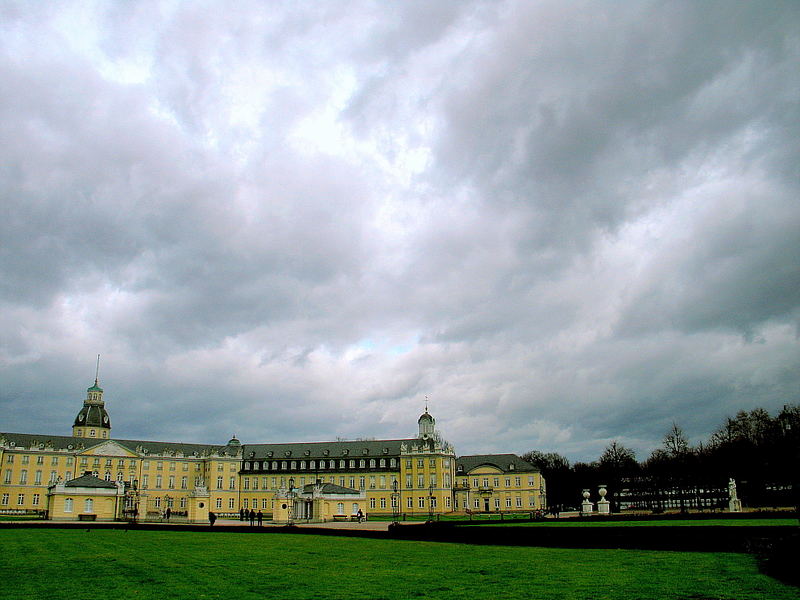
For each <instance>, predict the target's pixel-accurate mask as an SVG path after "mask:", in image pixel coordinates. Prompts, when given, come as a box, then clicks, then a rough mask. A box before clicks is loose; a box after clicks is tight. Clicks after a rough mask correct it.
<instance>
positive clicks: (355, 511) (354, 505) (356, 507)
mask: <svg viewBox="0 0 800 600" xmlns="http://www.w3.org/2000/svg"><path fill="white" fill-rule="evenodd" d="M357 512H358V504H356V503H355V502H353V514H356V513H357Z"/></svg>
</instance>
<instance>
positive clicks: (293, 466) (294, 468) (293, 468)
mask: <svg viewBox="0 0 800 600" xmlns="http://www.w3.org/2000/svg"><path fill="white" fill-rule="evenodd" d="M295 470H297V461H296V460H293V461H292V471H295Z"/></svg>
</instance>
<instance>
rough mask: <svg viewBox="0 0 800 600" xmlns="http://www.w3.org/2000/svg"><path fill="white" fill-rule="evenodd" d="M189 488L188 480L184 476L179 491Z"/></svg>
mask: <svg viewBox="0 0 800 600" xmlns="http://www.w3.org/2000/svg"><path fill="white" fill-rule="evenodd" d="M188 487H189V478H188V477H186V475H184V476H183V477H181V489H182V490H185V489H187V488H188Z"/></svg>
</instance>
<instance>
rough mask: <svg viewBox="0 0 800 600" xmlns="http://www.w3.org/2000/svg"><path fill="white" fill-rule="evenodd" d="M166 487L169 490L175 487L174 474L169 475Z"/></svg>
mask: <svg viewBox="0 0 800 600" xmlns="http://www.w3.org/2000/svg"><path fill="white" fill-rule="evenodd" d="M168 487H169V489H171V490H174V489H175V475H170V476H169V486H168Z"/></svg>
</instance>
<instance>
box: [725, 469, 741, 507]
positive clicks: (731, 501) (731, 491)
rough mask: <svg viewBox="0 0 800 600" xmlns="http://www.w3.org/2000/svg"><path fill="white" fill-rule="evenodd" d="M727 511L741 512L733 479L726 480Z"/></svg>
mask: <svg viewBox="0 0 800 600" xmlns="http://www.w3.org/2000/svg"><path fill="white" fill-rule="evenodd" d="M728 510H729V511H731V512H742V501H741V500H739V498H737V497H736V480H734V478H733V477H731V478H730V479H728Z"/></svg>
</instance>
